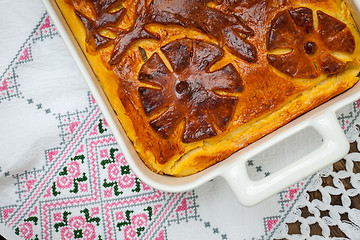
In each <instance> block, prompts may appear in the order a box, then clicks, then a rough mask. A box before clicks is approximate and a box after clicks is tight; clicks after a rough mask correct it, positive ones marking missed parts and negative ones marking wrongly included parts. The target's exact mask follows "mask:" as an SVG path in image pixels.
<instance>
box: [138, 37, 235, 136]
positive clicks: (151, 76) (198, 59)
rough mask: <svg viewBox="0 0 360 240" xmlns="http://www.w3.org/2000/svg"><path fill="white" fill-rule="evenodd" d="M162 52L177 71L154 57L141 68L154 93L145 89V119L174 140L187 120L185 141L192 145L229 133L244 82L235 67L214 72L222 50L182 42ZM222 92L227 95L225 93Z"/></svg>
mask: <svg viewBox="0 0 360 240" xmlns="http://www.w3.org/2000/svg"><path fill="white" fill-rule="evenodd" d="M161 51H162V52H163V53H164V55H165V57H166V58H167V60H168V61H169V63H170V64H171V67H172V69H173V71H171V70H169V68H168V67H167V66H166V65H165V63H164V62H163V60H162V59H161V58H160V56H159V54H158V53H154V54H153V55H152V56H151V57H150V58H149V59H148V60H147V62H146V63H145V64H144V65H143V66H142V67H141V69H140V72H139V80H140V81H141V82H143V83H147V84H150V85H152V86H154V87H140V88H139V94H140V99H141V101H142V103H143V106H144V110H145V113H146V114H147V115H148V116H150V117H151V116H155V117H154V118H153V119H152V120H150V125H151V127H152V128H153V129H154V130H155V131H156V132H157V133H159V134H160V135H161V136H162V137H164V138H168V137H169V136H170V135H171V134H172V133H173V132H174V131H175V129H176V128H177V126H178V125H179V123H180V122H181V121H182V120H185V121H184V131H183V135H182V141H183V142H184V143H190V142H194V141H198V140H203V139H206V138H209V137H212V136H215V135H217V131H224V130H225V129H226V127H227V125H228V124H229V122H230V120H231V119H232V117H233V114H234V111H235V108H236V103H237V97H236V96H229V95H227V94H226V93H227V92H230V93H235V92H241V91H242V80H241V77H240V75H239V73H238V72H237V70H236V69H235V67H234V66H233V65H232V64H228V65H226V66H224V67H223V68H221V69H218V70H216V71H213V72H210V70H209V68H210V67H211V66H212V65H213V64H214V63H215V62H217V61H218V60H220V59H221V58H222V56H223V50H222V49H221V48H219V47H218V46H216V45H214V44H212V43H209V42H205V41H200V40H193V39H187V38H185V39H180V40H176V41H173V42H170V43H169V44H167V45H165V46H163V47H162V48H161ZM220 92H221V93H220Z"/></svg>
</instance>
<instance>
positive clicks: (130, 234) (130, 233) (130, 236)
mask: <svg viewBox="0 0 360 240" xmlns="http://www.w3.org/2000/svg"><path fill="white" fill-rule="evenodd" d="M124 237H125V240H137V237H136V231H135V229H134V228H133V226H126V227H125V229H124Z"/></svg>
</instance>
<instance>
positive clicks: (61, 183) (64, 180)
mask: <svg viewBox="0 0 360 240" xmlns="http://www.w3.org/2000/svg"><path fill="white" fill-rule="evenodd" d="M73 181H74V178H73V177H71V176H68V175H65V176H58V177H57V181H56V185H57V186H58V187H59V188H60V189H67V188H71V187H72V186H73Z"/></svg>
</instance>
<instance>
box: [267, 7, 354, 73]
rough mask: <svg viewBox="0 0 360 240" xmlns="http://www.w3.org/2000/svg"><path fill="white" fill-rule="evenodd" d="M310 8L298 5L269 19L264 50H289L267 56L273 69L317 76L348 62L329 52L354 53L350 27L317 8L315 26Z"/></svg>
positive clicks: (334, 71)
mask: <svg viewBox="0 0 360 240" xmlns="http://www.w3.org/2000/svg"><path fill="white" fill-rule="evenodd" d="M313 17H314V16H313V11H312V10H311V9H309V8H305V7H300V8H296V9H293V8H291V9H290V10H285V11H282V12H280V13H279V14H278V15H277V16H276V17H275V18H274V19H273V21H272V22H271V27H270V31H269V32H268V36H267V50H268V51H274V50H279V49H290V50H291V51H290V52H287V53H280V54H275V53H274V54H272V53H269V54H268V55H267V59H268V61H269V63H270V65H272V66H273V67H274V68H276V69H277V70H279V71H280V72H282V73H285V74H286V75H288V76H291V77H294V78H308V79H312V78H317V77H319V76H320V74H334V73H338V72H341V71H343V70H345V69H346V68H347V64H346V63H345V62H343V61H341V60H340V59H338V58H336V57H335V56H334V55H333V54H332V52H342V53H345V54H346V53H349V54H351V53H353V51H354V49H355V39H354V36H353V35H352V33H351V31H350V30H349V28H348V27H347V26H346V24H344V23H343V22H341V21H339V20H338V19H336V18H334V17H332V16H330V15H328V14H326V13H324V12H322V11H320V10H318V11H316V17H317V19H318V21H317V22H318V26H317V28H316V29H315V28H314V20H313Z"/></svg>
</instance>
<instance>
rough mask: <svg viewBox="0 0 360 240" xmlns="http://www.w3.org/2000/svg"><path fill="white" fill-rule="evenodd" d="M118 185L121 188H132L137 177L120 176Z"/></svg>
mask: <svg viewBox="0 0 360 240" xmlns="http://www.w3.org/2000/svg"><path fill="white" fill-rule="evenodd" d="M118 184H119V186H120V187H121V188H131V187H133V186H134V184H135V175H134V176H133V175H125V176H120V177H119V180H118Z"/></svg>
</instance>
